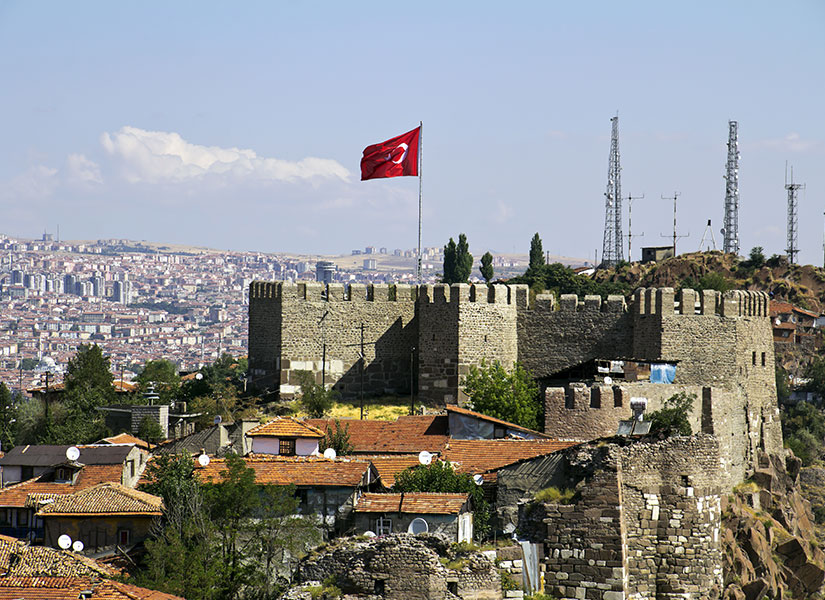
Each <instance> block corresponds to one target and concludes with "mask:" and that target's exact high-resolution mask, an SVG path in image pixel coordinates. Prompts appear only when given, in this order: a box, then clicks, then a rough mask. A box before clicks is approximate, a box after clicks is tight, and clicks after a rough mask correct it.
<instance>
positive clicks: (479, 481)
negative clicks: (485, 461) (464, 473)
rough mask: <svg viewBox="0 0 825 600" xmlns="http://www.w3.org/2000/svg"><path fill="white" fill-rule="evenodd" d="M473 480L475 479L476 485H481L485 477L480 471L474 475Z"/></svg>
mask: <svg viewBox="0 0 825 600" xmlns="http://www.w3.org/2000/svg"><path fill="white" fill-rule="evenodd" d="M473 481H475V484H476V485H481V484H482V483H484V477H482V476H481V474H480V473H476V474H475V475H473Z"/></svg>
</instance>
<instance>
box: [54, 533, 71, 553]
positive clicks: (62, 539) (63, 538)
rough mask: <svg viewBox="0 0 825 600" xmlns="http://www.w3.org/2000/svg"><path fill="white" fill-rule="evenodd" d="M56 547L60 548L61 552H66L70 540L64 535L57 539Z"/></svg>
mask: <svg viewBox="0 0 825 600" xmlns="http://www.w3.org/2000/svg"><path fill="white" fill-rule="evenodd" d="M57 545H58V546H60V547H61V548H62V549H63V550H68V549H69V548H70V547H71V545H72V538H70V537H69V536H68V535H66V534H65V533H64V534H63V535H61V536H60V537H59V538H57Z"/></svg>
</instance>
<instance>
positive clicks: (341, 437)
mask: <svg viewBox="0 0 825 600" xmlns="http://www.w3.org/2000/svg"><path fill="white" fill-rule="evenodd" d="M327 448H332V449H333V450H335V454H337V455H338V456H344V455H346V454H352V451H353V450H354V448H353V446H352V444H351V443H350V439H349V425H346V426H344V427H341V421H339V420H338V419H335V429H334V430H333V428H332V427H328V428H327V434H326V435H325V436H324V437H323V438H322V439H321V441H320V442H319V443H318V450H319V451H321V452H323V451H324V450H326V449H327Z"/></svg>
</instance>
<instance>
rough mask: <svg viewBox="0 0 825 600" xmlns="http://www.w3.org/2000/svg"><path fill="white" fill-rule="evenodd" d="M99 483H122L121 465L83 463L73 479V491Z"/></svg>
mask: <svg viewBox="0 0 825 600" xmlns="http://www.w3.org/2000/svg"><path fill="white" fill-rule="evenodd" d="M99 483H123V465H85V466H84V467H83V468H82V469H80V473H78V474H77V479H76V480H75V491H79V490H85V489H86V488H90V487H92V486H94V485H97V484H99Z"/></svg>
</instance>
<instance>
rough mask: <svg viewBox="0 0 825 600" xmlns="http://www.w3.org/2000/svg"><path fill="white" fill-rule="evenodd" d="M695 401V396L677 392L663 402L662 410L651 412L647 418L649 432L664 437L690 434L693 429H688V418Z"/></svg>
mask: <svg viewBox="0 0 825 600" xmlns="http://www.w3.org/2000/svg"><path fill="white" fill-rule="evenodd" d="M695 400H696V394H688V393H686V392H679V393H678V394H675V395H673V396H671V397H670V398H668V399H667V400H665V404H664V406H663V407H662V408H660V409H659V410H656V411H653V412H652V413H650V414H649V415H648V417H647V419H648V421H650V431H651V432H652V433H659V434H661V435H664V436H665V437H669V436H671V435H690V434H692V433H693V429H692V428H691V427H690V421H689V420H688V416H689V415H690V412H691V411H692V410H693V403H694V401H695Z"/></svg>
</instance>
